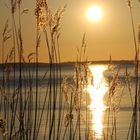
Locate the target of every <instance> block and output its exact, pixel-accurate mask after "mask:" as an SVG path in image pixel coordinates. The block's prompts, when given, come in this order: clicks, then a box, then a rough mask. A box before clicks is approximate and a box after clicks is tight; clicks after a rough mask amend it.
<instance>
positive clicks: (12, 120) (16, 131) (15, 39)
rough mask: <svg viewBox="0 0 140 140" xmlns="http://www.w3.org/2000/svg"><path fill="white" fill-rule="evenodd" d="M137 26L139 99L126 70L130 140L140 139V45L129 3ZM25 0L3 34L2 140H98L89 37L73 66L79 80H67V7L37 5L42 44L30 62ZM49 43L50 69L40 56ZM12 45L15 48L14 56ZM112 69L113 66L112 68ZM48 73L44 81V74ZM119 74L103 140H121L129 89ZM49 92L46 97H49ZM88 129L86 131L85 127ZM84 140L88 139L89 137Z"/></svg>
mask: <svg viewBox="0 0 140 140" xmlns="http://www.w3.org/2000/svg"><path fill="white" fill-rule="evenodd" d="M128 6H129V10H130V17H131V23H132V31H133V39H134V51H135V61H134V62H135V77H136V80H135V97H134V99H133V96H132V93H131V86H130V81H129V74H128V71H127V68H126V72H125V75H126V79H125V86H127V87H128V91H129V96H130V99H131V104H132V108H133V111H132V120H131V122H130V128H128V136H127V139H132V140H134V139H135V140H137V139H139V137H140V133H139V130H140V119H139V118H140V112H139V110H140V83H139V44H140V31H139V34H138V42H137V39H136V33H135V29H134V19H133V12H132V3H131V1H130V0H128ZM21 7H22V0H10V10H11V25H10V23H9V20H7V21H6V23H5V27H4V29H3V32H2V47H1V54H2V55H1V65H0V69H1V71H2V78H1V79H0V82H1V85H0V139H2V140H19V139H20V140H38V139H44V140H46V139H49V140H61V139H62V140H67V139H69V140H92V139H96V138H95V137H94V132H93V130H92V128H91V124H90V123H91V122H90V120H91V118H90V110H89V107H88V106H89V102H90V97H89V93H88V91H87V87H88V85H89V84H93V80H94V77H92V74H91V72H90V69H89V63H88V60H87V56H86V49H87V46H86V39H85V38H86V37H85V34H84V35H83V38H82V43H81V46H80V48H77V58H76V62H75V65H74V66H73V70H74V73H73V76H72V77H63V76H62V72H61V71H62V68H61V49H60V46H59V37H60V30H61V19H62V17H63V14H64V12H65V10H66V5H65V6H64V7H63V8H59V9H58V10H57V11H56V12H54V11H52V10H51V9H50V8H49V6H48V3H47V2H46V1H45V0H36V7H35V17H36V29H35V32H36V42H35V46H34V52H30V53H29V54H28V56H27V58H26V57H25V54H24V49H25V46H24V36H23V35H22V29H23V26H24V25H23V24H22V15H23V14H28V9H23V10H22V8H21ZM43 37H44V38H45V46H46V48H47V52H46V56H47V58H48V64H46V65H43V66H42V65H41V64H40V62H39V57H40V54H39V51H40V49H41V47H42V43H41V40H42V39H43ZM8 41H11V42H12V46H11V48H10V50H9V51H8V52H6V51H5V46H6V43H7V42H8ZM111 63H112V62H111ZM42 67H43V69H46V70H45V72H44V73H43V76H42V75H40V73H41V72H42V71H41V68H42ZM119 82H120V81H119V69H118V71H117V72H116V74H115V75H114V77H113V78H112V79H111V81H110V82H109V92H108V101H107V107H108V108H107V109H106V111H105V119H106V120H105V122H106V123H107V126H106V130H103V136H102V139H105V140H111V139H114V140H117V139H118V133H117V125H118V124H117V117H118V113H119V109H120V106H121V99H122V95H123V89H122V90H119V87H120V85H119ZM44 91H45V94H44ZM83 126H84V127H83ZM83 136H84V137H83Z"/></svg>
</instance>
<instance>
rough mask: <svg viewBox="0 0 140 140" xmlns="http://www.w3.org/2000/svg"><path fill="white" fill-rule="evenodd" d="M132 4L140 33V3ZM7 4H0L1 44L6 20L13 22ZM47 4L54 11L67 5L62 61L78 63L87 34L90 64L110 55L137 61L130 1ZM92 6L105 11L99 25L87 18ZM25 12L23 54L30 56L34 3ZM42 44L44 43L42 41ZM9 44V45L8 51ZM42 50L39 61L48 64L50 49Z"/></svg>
mask: <svg viewBox="0 0 140 140" xmlns="http://www.w3.org/2000/svg"><path fill="white" fill-rule="evenodd" d="M132 1H133V8H132V10H133V16H134V24H135V30H136V33H138V24H139V21H140V14H139V13H140V2H139V1H138V0H132ZM5 3H6V4H7V5H9V2H8V1H5V0H0V40H1V34H2V31H3V27H4V24H5V21H6V19H9V21H10V20H11V16H10V11H9V10H8V8H7V7H5ZM48 3H49V7H50V8H51V9H54V10H55V9H57V8H59V7H62V6H64V5H65V4H67V8H66V11H65V13H64V17H63V19H62V27H61V36H60V40H59V42H60V48H61V49H60V50H61V60H62V61H74V60H76V54H77V47H80V45H81V40H82V36H83V34H84V33H86V41H87V57H88V60H108V59H109V56H110V55H111V56H112V58H113V59H114V60H116V59H117V60H122V59H125V60H126V59H133V58H134V43H133V33H132V26H131V19H130V13H129V8H128V6H127V0H49V1H48ZM93 4H97V5H99V6H101V7H102V10H103V18H102V19H101V20H100V21H99V22H91V21H90V20H89V19H88V18H87V15H86V12H87V9H88V7H89V6H91V5H93ZM22 8H23V9H24V8H28V9H29V13H28V14H26V15H22V31H23V39H24V41H23V43H24V50H25V51H24V52H25V54H28V53H29V52H32V51H34V50H35V37H36V17H35V16H34V9H35V0H24V1H23V2H22ZM41 40H42V42H43V37H42V39H41ZM9 44H10V41H9V42H8V43H7V46H6V47H7V48H8V47H9ZM0 48H1V44H0ZM7 48H6V49H7ZM39 50H40V55H39V56H40V61H41V62H46V61H47V59H48V58H47V56H46V54H47V48H46V47H45V45H44V43H42V44H41V46H40V48H39Z"/></svg>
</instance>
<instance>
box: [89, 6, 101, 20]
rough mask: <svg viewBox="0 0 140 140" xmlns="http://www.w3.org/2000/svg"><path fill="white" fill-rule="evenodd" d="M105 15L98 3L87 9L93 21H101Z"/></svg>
mask: <svg viewBox="0 0 140 140" xmlns="http://www.w3.org/2000/svg"><path fill="white" fill-rule="evenodd" d="M102 16H103V11H102V8H101V7H100V6H98V5H93V6H91V7H89V8H88V10H87V17H88V19H89V20H91V21H95V22H97V21H100V20H101V19H102Z"/></svg>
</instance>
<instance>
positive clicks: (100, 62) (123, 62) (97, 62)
mask: <svg viewBox="0 0 140 140" xmlns="http://www.w3.org/2000/svg"><path fill="white" fill-rule="evenodd" d="M85 62H88V63H91V64H134V60H113V61H108V60H99V61H83V62H79V63H85ZM75 63H76V62H75V61H69V62H61V63H60V64H61V65H74V64H75ZM5 64H6V65H14V64H15V65H16V66H18V65H19V63H18V62H16V63H5ZM22 64H23V65H35V64H36V63H22ZM49 64H50V63H45V62H39V63H38V65H41V66H42V65H49ZM57 64H58V63H57ZM2 65H3V64H2V63H0V66H2Z"/></svg>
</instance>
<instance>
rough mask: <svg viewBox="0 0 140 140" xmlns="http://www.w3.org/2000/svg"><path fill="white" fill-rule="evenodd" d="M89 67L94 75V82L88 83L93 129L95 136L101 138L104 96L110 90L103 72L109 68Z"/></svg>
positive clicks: (102, 66) (100, 66)
mask: <svg viewBox="0 0 140 140" xmlns="http://www.w3.org/2000/svg"><path fill="white" fill-rule="evenodd" d="M89 69H90V71H91V73H92V76H93V83H92V84H90V85H88V92H89V95H90V98H91V103H90V110H91V114H92V124H93V126H92V130H93V132H94V137H95V138H97V139H100V138H102V133H103V122H102V118H103V112H104V110H105V108H106V106H105V105H104V96H105V94H106V92H107V91H108V85H107V83H106V81H105V78H104V75H103V72H104V71H105V70H107V66H104V65H91V66H89Z"/></svg>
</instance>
